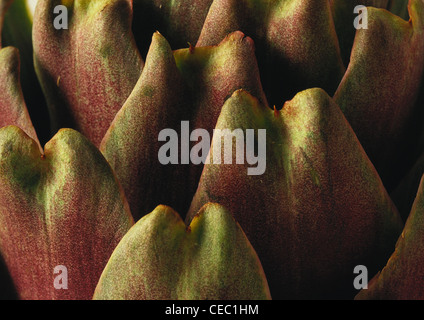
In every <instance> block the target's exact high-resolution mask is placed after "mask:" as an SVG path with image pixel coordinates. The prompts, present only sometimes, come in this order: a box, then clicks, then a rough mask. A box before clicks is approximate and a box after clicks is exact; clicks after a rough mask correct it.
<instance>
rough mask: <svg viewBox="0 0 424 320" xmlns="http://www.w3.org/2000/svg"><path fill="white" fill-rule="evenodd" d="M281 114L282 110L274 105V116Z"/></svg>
mask: <svg viewBox="0 0 424 320" xmlns="http://www.w3.org/2000/svg"><path fill="white" fill-rule="evenodd" d="M279 115H280V111H278V109H277V107H276V106H275V105H274V116H275V117H278V116H279Z"/></svg>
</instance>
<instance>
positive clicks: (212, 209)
mask: <svg viewBox="0 0 424 320" xmlns="http://www.w3.org/2000/svg"><path fill="white" fill-rule="evenodd" d="M170 270H172V272H170ZM240 280H242V281H240ZM94 299H101V300H104V299H139V300H140V299H141V300H145V299H147V300H152V299H155V300H157V299H159V300H163V299H183V300H187V299H197V300H198V299H202V300H222V299H231V300H236V299H237V300H249V299H253V300H263V299H270V293H269V289H268V284H267V281H266V278H265V274H264V272H263V270H262V266H261V264H260V262H259V259H258V257H257V255H256V253H255V250H254V249H253V248H252V246H251V245H250V243H249V241H248V240H247V238H246V236H245V235H244V233H243V231H242V230H241V228H240V226H239V225H238V224H237V223H236V222H235V221H234V218H233V217H232V216H231V214H230V213H229V212H228V211H226V210H225V209H224V208H223V207H222V206H220V205H218V204H206V205H205V206H204V207H203V208H201V209H200V211H199V212H198V213H197V214H196V216H195V217H194V218H193V220H192V222H191V224H190V226H188V227H187V226H186V225H185V224H184V221H183V220H182V219H181V217H180V216H179V214H178V213H176V212H175V211H173V210H172V209H171V208H169V207H165V206H159V207H158V208H156V209H155V210H154V211H153V212H152V213H150V214H148V215H146V216H145V217H144V218H142V219H140V220H139V221H138V222H137V224H136V225H135V226H134V227H133V228H131V230H130V231H129V232H128V233H127V234H126V235H125V237H124V238H123V239H122V241H121V242H120V243H119V245H118V246H117V247H116V249H115V251H114V252H113V254H112V256H111V257H110V260H109V262H108V264H107V266H106V268H105V269H104V271H103V274H102V276H101V278H100V281H99V283H98V285H97V288H96V292H95V294H94Z"/></svg>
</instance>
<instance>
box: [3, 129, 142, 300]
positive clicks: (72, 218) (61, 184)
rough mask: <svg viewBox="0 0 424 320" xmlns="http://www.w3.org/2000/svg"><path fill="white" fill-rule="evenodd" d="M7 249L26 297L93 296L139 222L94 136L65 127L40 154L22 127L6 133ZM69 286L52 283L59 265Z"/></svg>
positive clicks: (11, 267)
mask: <svg viewBox="0 0 424 320" xmlns="http://www.w3.org/2000/svg"><path fill="white" fill-rule="evenodd" d="M0 155H1V158H0V181H1V188H0V208H7V210H2V214H1V215H0V250H1V253H2V256H3V257H4V259H5V262H6V264H7V266H8V268H9V272H10V274H11V276H12V278H13V280H14V283H15V285H16V288H17V292H18V294H19V296H20V297H21V298H23V299H90V298H91V296H92V294H93V292H94V288H95V286H96V284H97V281H98V278H99V277H100V274H101V272H102V270H103V268H104V266H105V265H106V262H107V261H108V259H109V257H110V254H111V253H112V251H113V250H114V248H115V246H116V245H117V244H118V242H119V241H120V240H121V238H122V237H123V236H124V235H125V233H126V232H127V231H128V230H129V229H130V227H131V226H132V225H133V223H134V221H133V219H132V216H131V213H130V211H129V208H128V204H127V202H126V199H125V197H124V195H123V191H122V189H121V188H120V186H119V183H118V182H117V180H116V178H115V175H114V173H113V171H112V170H111V168H110V166H109V164H108V163H107V162H106V160H105V159H104V158H103V157H102V155H101V153H100V151H99V150H97V149H96V148H95V147H94V145H92V144H91V143H90V142H89V141H88V140H87V138H85V137H84V136H83V135H81V134H80V133H78V132H76V131H74V130H72V129H62V130H61V131H59V132H58V133H57V134H56V135H55V137H53V139H52V140H50V141H49V142H48V143H47V144H46V146H45V148H44V153H43V154H41V153H40V150H39V147H38V144H37V143H36V142H35V141H34V140H32V139H31V138H29V137H28V136H27V135H26V134H25V133H24V132H23V131H22V130H21V129H19V128H17V127H15V126H8V127H4V128H2V129H0ZM61 265H64V266H66V268H67V269H68V272H69V279H68V286H69V287H68V289H67V290H57V289H56V288H55V287H54V286H53V279H54V274H53V271H54V269H55V267H56V266H61Z"/></svg>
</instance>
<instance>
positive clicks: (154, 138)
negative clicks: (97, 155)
mask: <svg viewBox="0 0 424 320" xmlns="http://www.w3.org/2000/svg"><path fill="white" fill-rule="evenodd" d="M238 88H245V89H246V90H249V91H251V92H252V93H253V94H255V95H256V96H258V97H259V98H260V99H261V101H262V102H263V103H266V98H265V96H264V94H263V93H262V90H261V83H260V79H259V72H258V67H257V64H256V59H255V54H254V47H253V43H252V40H251V39H250V38H248V37H245V36H244V35H243V34H242V33H241V32H235V33H233V34H231V35H229V36H228V37H226V38H225V39H224V40H223V41H222V42H221V43H220V44H219V45H218V46H215V47H202V48H195V49H181V50H177V51H175V52H172V51H171V48H170V46H169V44H168V42H167V41H166V40H165V39H164V38H163V36H161V35H160V34H159V33H155V34H154V36H153V40H152V45H151V47H150V51H149V54H148V55H147V58H146V65H145V68H144V70H143V72H142V75H141V77H140V79H139V81H138V83H137V85H136V86H135V88H134V90H133V92H132V94H131V95H130V97H129V98H128V100H127V101H126V103H125V105H124V106H123V107H122V109H121V110H120V111H119V113H118V114H117V116H116V118H115V120H114V122H113V123H112V125H111V127H110V129H109V131H108V132H107V134H106V136H105V138H104V139H103V141H102V144H101V147H100V149H101V150H102V152H103V154H104V155H105V157H106V159H107V160H108V161H109V163H110V164H111V165H112V167H113V168H114V169H115V171H116V173H117V175H118V177H119V180H120V181H121V183H122V185H123V187H124V189H125V191H126V194H127V197H128V199H129V203H130V206H131V210H132V213H133V215H134V217H135V219H138V218H140V217H142V216H143V215H145V214H147V213H149V212H151V211H152V210H153V209H154V208H155V207H156V206H157V204H158V203H161V204H165V205H168V206H171V207H172V208H175V210H177V211H178V212H181V214H182V215H184V213H185V212H186V211H187V210H188V207H189V204H190V202H191V198H192V197H193V195H194V193H195V191H196V188H197V184H198V180H199V177H200V174H201V171H202V166H201V165H193V164H189V163H181V158H182V157H181V155H180V154H179V165H172V166H164V165H162V164H161V163H160V162H159V159H158V151H159V148H160V147H161V146H162V145H163V142H160V141H158V137H159V133H160V132H161V131H162V130H163V129H174V130H176V132H178V133H180V131H181V121H189V122H190V127H191V130H194V129H196V128H202V129H206V130H207V131H208V132H209V133H210V135H211V136H212V131H213V129H214V127H215V124H216V121H217V119H218V116H219V114H220V112H221V108H222V105H223V104H224V102H225V100H226V99H227V98H228V97H229V96H231V94H232V93H233V92H234V91H235V90H237V89H238ZM181 139H183V138H181ZM185 143H187V142H186V141H181V144H185ZM194 143H195V142H191V143H190V144H191V145H192V144H194ZM187 147H190V146H187ZM181 148H183V147H181ZM181 152H183V151H182V149H181Z"/></svg>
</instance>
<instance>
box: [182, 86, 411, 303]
mask: <svg viewBox="0 0 424 320" xmlns="http://www.w3.org/2000/svg"><path fill="white" fill-rule="evenodd" d="M217 127H218V128H228V129H230V130H234V129H236V128H242V129H246V128H252V127H254V128H256V129H264V128H266V129H267V148H266V150H267V154H266V164H267V169H266V172H265V174H263V175H260V176H247V175H246V173H245V172H246V168H245V166H246V164H236V159H235V152H234V153H233V157H234V158H233V164H230V165H219V164H213V163H211V164H206V165H205V167H204V170H203V173H202V177H201V178H200V183H199V188H198V190H197V192H196V195H195V196H194V198H193V202H192V204H191V208H190V212H189V216H188V220H187V221H190V219H191V217H193V215H194V214H195V213H196V212H197V211H198V210H199V208H200V207H202V206H203V205H204V204H205V203H208V202H219V203H220V204H222V205H223V206H225V207H226V208H228V210H230V212H233V214H234V216H235V218H236V220H237V221H238V222H239V223H240V225H241V227H242V228H243V230H244V231H245V232H246V235H247V237H248V238H249V240H250V241H251V243H252V245H253V247H254V248H255V249H256V251H257V253H258V256H259V258H260V259H261V262H262V264H263V266H264V270H265V273H266V275H267V278H268V281H269V285H270V289H271V294H272V296H273V298H276V299H282V298H284V299H290V298H295V299H304V298H308V299H309V298H313V299H315V298H319V297H322V296H327V295H328V296H330V297H332V298H337V297H340V296H342V295H343V294H344V293H343V292H342V291H340V290H341V288H339V287H338V286H340V285H342V288H346V287H349V286H348V285H346V284H347V283H349V282H351V279H352V272H353V268H354V266H356V265H359V264H363V265H366V266H368V267H369V269H370V270H374V271H375V272H376V271H378V268H379V267H382V265H380V264H381V263H382V261H385V258H387V257H388V255H389V254H390V251H391V248H392V247H393V246H394V244H395V242H396V239H397V237H398V236H399V234H400V232H401V230H402V227H403V223H402V220H401V218H400V216H399V213H398V211H397V209H396V207H395V206H394V205H393V203H392V201H391V199H390V197H389V195H388V194H387V191H386V190H385V188H384V186H383V184H382V182H381V180H380V178H379V176H378V174H377V172H376V171H375V168H374V167H373V165H372V163H371V162H370V161H369V159H368V158H367V156H366V154H365V152H364V150H363V149H362V147H361V145H360V144H359V142H358V139H357V138H356V136H355V134H354V132H353V130H352V129H351V127H350V126H349V123H348V122H347V121H346V119H345V117H344V116H343V113H342V112H341V110H340V108H339V107H338V106H337V105H336V104H335V102H334V101H333V100H332V99H331V98H330V97H329V96H328V95H327V94H326V93H325V92H324V91H323V90H322V89H310V90H307V91H303V92H301V93H299V94H298V95H296V97H295V98H294V99H293V100H292V101H290V102H287V103H286V104H285V105H284V107H283V109H282V110H281V112H279V111H276V112H275V111H272V110H270V109H269V108H267V107H265V106H263V105H261V104H260V103H259V102H258V100H257V99H256V98H254V97H253V96H251V95H250V94H249V93H247V92H245V91H242V90H239V91H237V92H235V93H234V94H233V96H232V97H231V98H230V99H228V100H227V101H226V103H225V104H224V106H223V108H222V112H221V116H220V118H219V120H218V124H217ZM212 145H214V144H213V143H212ZM216 152H218V153H220V152H221V150H220V149H217V150H215V149H214V148H212V149H211V156H210V157H211V158H212V157H213V154H214V153H216ZM228 177H231V179H228ZM334 261H337V263H336V264H335V263H334ZM370 272H371V271H370ZM352 289H353V288H352Z"/></svg>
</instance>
